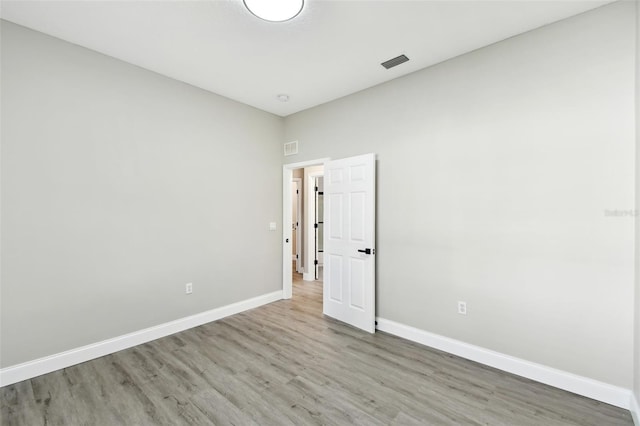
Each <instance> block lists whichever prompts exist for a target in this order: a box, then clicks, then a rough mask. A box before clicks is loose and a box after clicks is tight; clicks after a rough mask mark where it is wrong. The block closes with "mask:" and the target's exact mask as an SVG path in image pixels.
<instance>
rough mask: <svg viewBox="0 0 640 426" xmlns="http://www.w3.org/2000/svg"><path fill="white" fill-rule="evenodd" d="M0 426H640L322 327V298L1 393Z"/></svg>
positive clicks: (373, 338)
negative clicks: (324, 425)
mask: <svg viewBox="0 0 640 426" xmlns="http://www.w3.org/2000/svg"><path fill="white" fill-rule="evenodd" d="M1 401H2V411H1V413H2V422H1V423H2V425H7V426H9V425H29V426H32V425H34V426H35V425H48V426H50V425H211V424H216V425H218V424H219V425H307V424H309V425H316V424H326V425H352V424H356V425H476V424H482V425H545V426H552V425H581V426H587V425H598V426H603V425H632V424H633V423H632V420H631V417H630V414H629V412H627V411H626V410H622V409H618V408H615V407H612V406H610V405H607V404H603V403H599V402H596V401H593V400H590V399H587V398H583V397H580V396H577V395H573V394H571V393H568V392H564V391H561V390H558V389H555V388H552V387H549V386H545V385H542V384H539V383H536V382H532V381H530V380H527V379H523V378H520V377H517V376H513V375H510V374H506V373H503V372H500V371H498V370H494V369H492V368H488V367H485V366H482V365H480V364H477V363H474V362H470V361H467V360H464V359H461V358H458V357H455V356H452V355H448V354H446V353H443V352H439V351H435V350H431V349H429V348H426V347H423V346H420V345H417V344H414V343H411V342H408V341H405V340H402V339H399V338H396V337H393V336H391V335H388V334H385V333H376V334H375V335H369V334H367V333H364V332H360V331H358V330H355V329H353V328H351V327H349V326H346V325H343V324H341V323H339V322H337V321H334V320H332V319H329V318H326V317H323V315H322V288H321V286H320V284H318V283H306V282H301V281H299V280H296V282H295V284H294V298H293V299H292V300H289V301H279V302H275V303H272V304H270V305H267V306H263V307H260V308H257V309H254V310H251V311H248V312H245V313H242V314H238V315H234V316H232V317H228V318H225V319H223V320H220V321H216V322H214V323H210V324H206V325H204V326H201V327H197V328H194V329H191V330H188V331H185V332H182V333H178V334H175V335H173V336H169V337H166V338H163V339H159V340H156V341H153V342H150V343H147V344H144V345H140V346H137V347H134V348H131V349H128V350H124V351H121V352H118V353H116V354H113V355H109V356H105V357H103V358H99V359H96V360H94V361H90V362H86V363H84V364H80V365H77V366H74V367H70V368H66V369H64V370H61V371H57V372H54V373H51V374H47V375H44V376H41V377H37V378H35V379H31V380H27V381H24V382H21V383H17V384H15V385H11V386H7V387H4V388H2V390H1Z"/></svg>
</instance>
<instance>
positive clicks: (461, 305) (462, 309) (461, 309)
mask: <svg viewBox="0 0 640 426" xmlns="http://www.w3.org/2000/svg"><path fill="white" fill-rule="evenodd" d="M458 313H459V314H460V315H467V302H460V301H458Z"/></svg>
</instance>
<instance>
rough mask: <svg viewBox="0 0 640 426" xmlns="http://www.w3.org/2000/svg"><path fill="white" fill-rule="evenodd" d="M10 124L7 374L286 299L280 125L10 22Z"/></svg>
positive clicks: (6, 28) (6, 82)
mask: <svg viewBox="0 0 640 426" xmlns="http://www.w3.org/2000/svg"><path fill="white" fill-rule="evenodd" d="M1 118H2V134H1V136H2V276H1V279H2V290H1V291H2V302H1V303H2V305H1V310H2V314H1V315H2V316H1V318H0V319H1V324H2V325H1V327H2V328H1V333H2V350H1V354H0V358H1V359H2V366H3V367H6V366H10V365H14V364H17V363H20V362H24V361H29V360H32V359H35V358H38V357H42V356H45V355H50V354H55V353H58V352H61V351H64V350H67V349H71V348H76V347H79V346H82V345H86V344H89V343H93V342H96V341H101V340H103V339H107V338H111V337H114V336H118V335H122V334H125V333H128V332H132V331H136V330H139V329H143V328H145V327H150V326H153V325H157V324H160V323H163V322H166V321H170V320H174V319H177V318H181V317H185V316H188V315H192V314H195V313H199V312H202V311H206V310H208V309H212V308H216V307H219V306H224V305H227V304H230V303H232V302H237V301H240V300H245V299H248V298H251V297H254V296H258V295H263V294H266V293H270V292H273V291H276V290H278V289H280V288H281V285H282V284H281V283H282V281H281V264H282V263H281V239H280V232H279V231H278V232H269V231H268V224H269V222H270V221H276V222H278V223H280V218H281V217H282V211H281V209H282V201H281V200H282V199H281V179H282V177H281V170H280V168H279V165H280V164H281V155H282V153H281V150H282V145H281V143H282V140H283V121H282V119H281V118H279V117H276V116H273V115H271V114H267V113H264V112H261V111H258V110H256V109H253V108H250V107H247V106H245V105H241V104H239V103H236V102H233V101H230V100H228V99H225V98H222V97H220V96H217V95H213V94H211V93H208V92H205V91H203V90H199V89H196V88H194V87H191V86H188V85H186V84H183V83H179V82H177V81H175V80H171V79H169V78H165V77H162V76H159V75H157V74H154V73H151V72H148V71H145V70H143V69H140V68H137V67H135V66H132V65H129V64H126V63H123V62H120V61H118V60H115V59H112V58H110V57H107V56H103V55H100V54H98V53H95V52H92V51H89V50H86V49H83V48H80V47H78V46H75V45H72V44H69V43H66V42H62V41H60V40H57V39H54V38H52V37H49V36H46V35H43V34H40V33H37V32H34V31H30V30H27V29H25V28H22V27H19V26H16V25H13V24H10V23H8V22H5V21H2V117H1ZM239 168H241V169H242V170H251V173H250V174H244V175H243V174H238V173H237V170H238V169H239ZM230 177H233V179H230ZM248 266H250V267H248ZM188 282H192V283H193V285H194V293H193V294H192V295H190V296H186V295H185V294H184V288H185V284H186V283H188Z"/></svg>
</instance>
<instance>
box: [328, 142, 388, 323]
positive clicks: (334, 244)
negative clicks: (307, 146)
mask: <svg viewBox="0 0 640 426" xmlns="http://www.w3.org/2000/svg"><path fill="white" fill-rule="evenodd" d="M375 182H376V175H375V154H366V155H361V156H357V157H351V158H344V159H341V160H334V161H329V162H327V163H325V172H324V202H325V206H324V207H325V208H324V215H325V230H324V285H323V298H324V300H323V311H324V313H325V314H326V315H329V316H331V317H333V318H335V319H338V320H340V321H343V322H346V323H348V324H351V325H353V326H355V327H358V328H361V329H363V330H365V331H368V332H369V333H373V332H375Z"/></svg>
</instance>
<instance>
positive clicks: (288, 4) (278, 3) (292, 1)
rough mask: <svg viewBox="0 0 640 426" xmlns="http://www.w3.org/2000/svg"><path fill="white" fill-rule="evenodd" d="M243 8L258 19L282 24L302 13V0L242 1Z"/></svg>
mask: <svg viewBox="0 0 640 426" xmlns="http://www.w3.org/2000/svg"><path fill="white" fill-rule="evenodd" d="M243 1H244V5H245V7H246V8H247V9H248V10H249V12H251V13H253V14H254V15H255V16H257V17H258V18H260V19H264V20H265V21H271V22H283V21H288V20H289V19H292V18H295V17H296V16H298V14H299V13H300V12H301V11H302V7H303V6H304V0H243Z"/></svg>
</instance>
